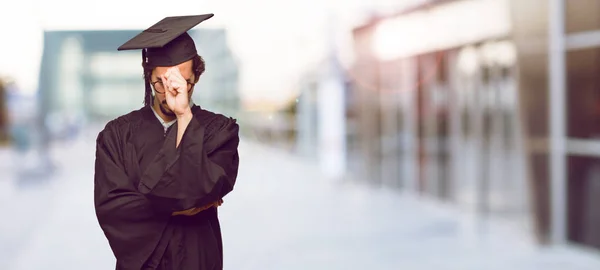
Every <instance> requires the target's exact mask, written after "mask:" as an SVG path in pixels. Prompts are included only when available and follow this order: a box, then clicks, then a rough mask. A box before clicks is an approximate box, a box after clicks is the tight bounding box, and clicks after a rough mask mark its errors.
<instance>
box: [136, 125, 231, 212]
mask: <svg viewBox="0 0 600 270" xmlns="http://www.w3.org/2000/svg"><path fill="white" fill-rule="evenodd" d="M175 125H177V123H176V124H175ZM238 134H239V126H238V124H237V123H236V121H235V120H233V119H230V118H226V117H220V118H218V119H217V120H215V121H213V122H211V123H210V124H207V123H201V121H200V119H198V116H197V115H195V116H194V118H193V119H192V121H190V123H189V125H188V126H187V128H186V130H185V133H184V135H183V137H182V139H181V142H180V145H179V147H176V137H177V126H175V127H173V128H172V129H171V131H170V132H169V133H168V134H167V138H166V140H165V143H164V144H163V146H162V148H161V149H160V151H159V153H158V154H157V155H156V157H155V159H154V160H153V161H152V162H151V163H150V165H149V166H148V169H146V171H145V172H144V173H143V175H142V177H141V179H140V183H139V185H138V190H139V191H140V192H141V193H142V194H144V195H145V196H146V198H148V199H149V200H150V201H151V202H152V204H153V206H154V207H155V209H157V211H170V212H175V211H181V210H187V209H190V208H193V207H201V206H204V205H207V204H210V203H212V202H215V201H217V200H219V199H221V198H223V197H224V196H225V195H227V194H228V193H229V192H231V191H232V190H233V187H234V185H235V182H236V178H237V173H238V165H239V155H238V144H239V135H238Z"/></svg>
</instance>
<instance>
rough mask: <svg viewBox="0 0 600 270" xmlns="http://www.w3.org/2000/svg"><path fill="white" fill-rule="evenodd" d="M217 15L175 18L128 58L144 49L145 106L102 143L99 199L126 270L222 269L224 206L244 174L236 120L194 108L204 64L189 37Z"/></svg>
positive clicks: (109, 129) (100, 214) (117, 123)
mask: <svg viewBox="0 0 600 270" xmlns="http://www.w3.org/2000/svg"><path fill="white" fill-rule="evenodd" d="M212 16H213V14H206V15H197V16H184V17H167V18H165V19H163V20H162V21H160V22H158V23H157V24H155V25H154V26H152V27H150V28H149V29H147V30H145V31H144V32H142V33H140V34H139V35H137V36H135V37H134V38H132V39H131V40H129V41H128V42H126V43H125V44H123V45H122V46H121V47H119V50H129V49H142V59H143V61H142V65H143V68H144V79H145V81H146V95H145V106H144V107H143V108H141V109H139V110H137V111H133V112H131V113H129V114H126V115H124V116H121V117H118V118H117V119H115V120H112V121H110V122H109V123H108V124H107V125H106V127H105V128H104V129H103V130H102V131H101V132H100V134H99V135H98V138H97V147H96V163H95V174H94V197H95V198H94V201H95V207H96V216H97V218H98V222H99V224H100V226H101V228H102V230H103V231H104V234H105V236H106V238H107V239H108V242H109V244H110V247H111V249H112V251H113V253H114V255H115V257H116V259H117V263H116V264H117V265H116V268H117V269H127V270H129V269H132V270H133V269H162V270H167V269H177V270H180V269H181V270H188V269H189V270H196V269H222V268H223V254H222V252H223V251H222V240H221V231H220V226H219V221H218V216H217V209H216V207H217V206H219V205H220V204H221V203H222V198H223V197H224V196H225V195H226V194H228V193H229V192H230V191H231V190H232V189H233V186H234V184H235V181H236V177H237V172H238V164H239V157H238V151H237V147H238V143H239V137H238V130H239V127H238V125H237V123H236V121H235V120H233V119H231V118H228V117H225V116H223V115H218V114H215V113H212V112H209V111H206V110H204V109H202V108H200V107H199V106H196V105H193V104H192V103H191V99H190V97H191V95H192V93H193V91H194V85H195V84H196V83H197V82H198V80H199V79H200V76H201V75H202V73H203V72H204V61H203V60H202V58H201V57H200V56H199V55H198V54H197V52H196V47H195V44H194V41H193V40H192V38H191V37H190V36H189V35H188V34H187V31H188V30H189V29H191V28H193V27H194V26H195V25H197V24H199V23H201V22H202V21H204V20H207V19H209V18H211V17H212Z"/></svg>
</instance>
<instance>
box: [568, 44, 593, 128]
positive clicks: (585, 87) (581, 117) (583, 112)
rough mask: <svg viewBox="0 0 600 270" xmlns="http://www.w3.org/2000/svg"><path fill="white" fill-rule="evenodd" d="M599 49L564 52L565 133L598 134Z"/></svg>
mask: <svg viewBox="0 0 600 270" xmlns="http://www.w3.org/2000/svg"><path fill="white" fill-rule="evenodd" d="M599 75H600V48H592V49H585V50H577V51H570V52H568V53H567V112H568V115H567V117H568V118H567V121H568V122H567V123H568V136H570V137H576V138H593V137H600V76H599Z"/></svg>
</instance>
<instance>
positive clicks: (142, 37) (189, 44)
mask: <svg viewBox="0 0 600 270" xmlns="http://www.w3.org/2000/svg"><path fill="white" fill-rule="evenodd" d="M213 16H214V14H212V13H209V14H202V15H192V16H176V17H166V18H164V19H162V20H161V21H159V22H158V23H156V24H154V25H153V26H151V27H150V28H148V29H146V30H144V31H142V32H141V33H139V34H138V35H136V36H135V37H133V38H132V39H130V40H129V41H127V42H125V44H123V45H121V46H120V47H119V48H118V50H119V51H123V50H139V49H141V50H142V59H143V60H142V61H143V62H144V63H145V64H146V65H147V66H149V67H158V66H166V67H170V66H176V65H178V64H181V63H183V62H185V61H188V60H190V59H192V58H193V57H194V56H196V54H197V51H196V44H195V43H194V40H193V39H192V37H190V35H189V34H188V33H187V31H188V30H190V29H192V28H193V27H195V26H196V25H198V24H200V23H201V22H203V21H205V20H208V19H210V18H212V17H213Z"/></svg>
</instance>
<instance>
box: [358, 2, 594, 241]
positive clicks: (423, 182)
mask: <svg viewBox="0 0 600 270" xmlns="http://www.w3.org/2000/svg"><path fill="white" fill-rule="evenodd" d="M599 5H600V2H598V1H594V0H576V1H571V0H569V1H562V0H552V1H546V0H531V1H518V0H455V1H431V2H430V3H426V4H423V5H420V6H415V7H414V8H411V9H407V10H406V11H404V12H400V13H398V14H395V15H393V16H388V17H384V18H378V19H375V20H373V21H370V22H368V23H366V24H364V25H362V26H360V27H357V28H356V29H355V30H354V33H353V35H354V48H355V56H356V58H355V62H354V65H353V67H352V69H351V71H350V72H349V73H350V78H351V80H352V87H353V90H354V91H355V92H356V95H358V100H360V102H358V103H356V107H355V108H353V111H355V112H356V114H357V116H358V121H357V128H356V131H357V136H358V143H357V144H356V146H355V147H354V149H350V150H348V152H357V153H360V154H358V155H357V157H358V158H359V159H361V162H357V164H361V165H362V166H353V167H351V170H352V171H351V172H352V173H354V174H357V175H361V177H360V178H361V179H368V181H370V182H371V183H372V184H375V185H385V186H389V187H393V188H398V189H403V190H409V191H416V192H418V193H421V194H424V195H428V196H433V197H436V198H439V199H440V200H444V201H448V202H451V203H454V204H456V205H457V206H458V207H461V208H465V209H469V210H473V211H476V212H477V213H480V214H482V215H493V216H495V217H500V218H503V219H505V220H507V221H508V222H511V223H513V224H515V225H517V226H524V227H523V228H526V230H530V231H531V232H533V234H532V235H534V236H536V238H537V239H538V240H539V241H540V242H542V243H548V242H551V241H553V242H557V243H564V242H568V243H573V244H583V245H587V246H592V247H596V248H600V229H598V228H600V214H599V213H600V212H599V211H598V210H596V207H597V205H599V204H598V202H596V201H595V199H594V197H595V196H597V195H600V173H599V172H600V165H599V164H600V163H599V162H598V160H597V157H598V156H600V141H599V140H598V139H597V138H598V134H597V131H598V126H600V125H598V124H596V122H597V121H598V119H600V118H599V115H597V113H598V112H600V110H598V108H600V107H599V106H598V100H599V99H598V87H597V86H598V80H599V79H598V76H597V74H598V72H599V71H600V70H599V69H600V65H599V63H600V61H599V59H600V58H599V56H600V54H598V53H599V52H600V50H599V48H600V15H599V14H600V13H598V12H594V11H597V10H598V8H600V6H599ZM594 194H595V196H594Z"/></svg>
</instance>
